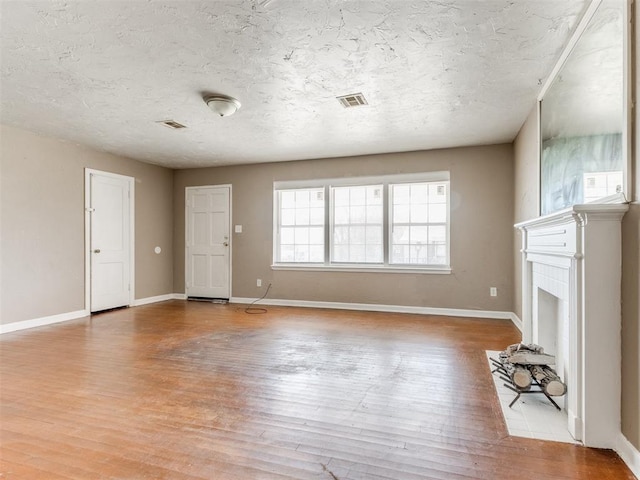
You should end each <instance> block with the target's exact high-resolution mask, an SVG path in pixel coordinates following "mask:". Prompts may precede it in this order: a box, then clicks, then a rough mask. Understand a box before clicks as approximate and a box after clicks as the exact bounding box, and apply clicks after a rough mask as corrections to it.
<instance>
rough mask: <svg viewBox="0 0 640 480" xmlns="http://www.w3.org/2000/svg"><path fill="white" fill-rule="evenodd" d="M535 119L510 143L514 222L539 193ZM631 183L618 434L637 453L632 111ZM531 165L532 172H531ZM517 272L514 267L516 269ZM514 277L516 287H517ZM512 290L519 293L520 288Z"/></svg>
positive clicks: (638, 209) (639, 341) (639, 182)
mask: <svg viewBox="0 0 640 480" xmlns="http://www.w3.org/2000/svg"><path fill="white" fill-rule="evenodd" d="M635 11H636V15H635V19H634V23H635V25H636V26H637V25H640V9H637V8H636V9H635ZM635 30H636V44H638V42H640V28H637V27H636V29H635ZM635 55H636V56H635V59H634V60H635V61H634V65H635V73H636V75H635V85H634V88H633V90H634V97H635V98H637V95H638V92H640V70H639V65H640V49H636V52H635ZM536 121H537V112H536V109H534V110H533V111H532V113H531V115H530V116H529V119H528V120H527V122H526V123H525V125H524V126H523V127H522V129H521V131H520V133H519V134H518V136H517V138H516V142H515V148H514V154H515V172H516V175H515V197H514V198H515V204H516V208H515V213H516V216H515V217H514V219H515V222H519V221H522V220H525V219H526V218H527V217H530V218H532V217H534V216H536V215H535V214H534V213H533V212H534V207H536V208H537V203H538V202H537V198H536V200H535V202H534V196H533V192H537V191H538V183H537V182H538V180H537V178H538V174H537V168H538V162H537V158H538V142H537V136H536V135H535V133H534V130H535V127H534V126H532V125H533V124H535V123H536ZM634 125H635V135H634V137H635V139H634V148H633V150H634V155H633V157H634V168H633V169H632V173H631V175H632V181H633V184H634V194H633V200H634V201H633V202H632V204H631V205H630V209H629V212H627V214H626V215H625V216H624V218H623V221H622V433H624V435H625V436H626V437H627V439H628V440H629V441H630V442H631V443H632V444H633V445H634V446H635V448H637V449H640V306H639V300H638V298H640V202H639V200H640V175H639V173H638V160H637V159H638V153H640V114H639V113H638V109H636V117H635V119H634ZM534 162H535V168H534ZM514 236H515V239H514V243H515V244H519V242H520V236H519V234H517V233H515V234H514ZM516 271H517V272H518V273H519V267H516ZM518 273H517V274H516V276H515V279H516V283H520V277H519V276H518ZM515 290H516V291H517V292H518V295H521V291H522V290H521V286H520V285H518V286H516V288H515ZM514 308H515V312H516V314H518V315H521V313H522V309H521V301H520V300H517V299H516V300H515V301H514Z"/></svg>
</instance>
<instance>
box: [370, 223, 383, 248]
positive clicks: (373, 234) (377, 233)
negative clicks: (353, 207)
mask: <svg viewBox="0 0 640 480" xmlns="http://www.w3.org/2000/svg"><path fill="white" fill-rule="evenodd" d="M366 231H367V234H366V235H367V237H366V243H367V245H382V227H378V226H370V227H366Z"/></svg>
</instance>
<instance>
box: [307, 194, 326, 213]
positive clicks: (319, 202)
mask: <svg viewBox="0 0 640 480" xmlns="http://www.w3.org/2000/svg"><path fill="white" fill-rule="evenodd" d="M309 205H310V206H311V208H321V209H322V210H324V189H318V190H312V191H311V193H310V201H309Z"/></svg>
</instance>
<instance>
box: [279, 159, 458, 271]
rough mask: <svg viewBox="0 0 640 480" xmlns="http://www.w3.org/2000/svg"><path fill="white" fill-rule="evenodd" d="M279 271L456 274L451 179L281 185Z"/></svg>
mask: <svg viewBox="0 0 640 480" xmlns="http://www.w3.org/2000/svg"><path fill="white" fill-rule="evenodd" d="M273 268H275V269H300V268H302V269H305V268H311V269H329V270H356V271H357V270H366V271H370V270H381V271H407V270H411V271H421V272H427V273H430V272H433V273H449V272H450V271H451V270H450V267H449V172H434V173H424V174H410V175H388V176H384V177H366V178H365V177H360V178H343V179H331V180H316V181H307V182H275V183H274V264H273Z"/></svg>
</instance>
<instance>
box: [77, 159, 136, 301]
mask: <svg viewBox="0 0 640 480" xmlns="http://www.w3.org/2000/svg"><path fill="white" fill-rule="evenodd" d="M87 173H88V175H89V179H88V182H87V183H88V184H87V187H88V192H87V193H88V199H87V201H88V204H89V205H88V208H87V210H88V212H89V220H88V221H89V234H90V240H89V268H90V274H89V275H88V276H89V279H90V284H91V285H90V310H91V311H92V312H97V311H100V310H107V309H109V308H116V307H122V306H127V305H129V304H130V303H131V282H132V278H131V276H132V275H131V261H132V243H133V242H132V238H133V228H132V225H131V220H132V196H133V195H132V193H133V178H131V177H125V176H122V175H116V174H109V173H106V172H97V171H91V172H89V171H88V172H87Z"/></svg>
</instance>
